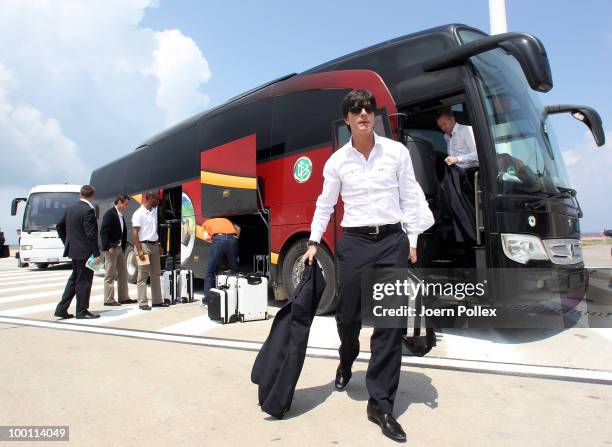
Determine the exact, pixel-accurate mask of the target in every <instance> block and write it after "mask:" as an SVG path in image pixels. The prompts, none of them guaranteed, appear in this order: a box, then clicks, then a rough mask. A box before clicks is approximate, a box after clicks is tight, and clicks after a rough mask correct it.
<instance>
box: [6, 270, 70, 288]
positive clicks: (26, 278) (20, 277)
mask: <svg viewBox="0 0 612 447" xmlns="http://www.w3.org/2000/svg"><path fill="white" fill-rule="evenodd" d="M71 273H72V270H70V271H65V272H54V273H51V272H49V273H44V272H41V273H38V274H36V275H35V274H32V273H30V274H19V275H10V276H9V275H7V276H2V277H0V285H2V284H4V281H19V280H21V281H24V282H26V281H29V280H30V279H34V278H36V279H54V278H68V277H69V276H70V275H71Z"/></svg>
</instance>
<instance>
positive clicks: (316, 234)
mask: <svg viewBox="0 0 612 447" xmlns="http://www.w3.org/2000/svg"><path fill="white" fill-rule="evenodd" d="M322 237H323V232H322V231H313V232H311V233H310V237H309V238H308V240H309V241H315V242H319V243H321V238H322Z"/></svg>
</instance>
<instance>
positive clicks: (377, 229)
mask: <svg viewBox="0 0 612 447" xmlns="http://www.w3.org/2000/svg"><path fill="white" fill-rule="evenodd" d="M401 229H402V224H401V223H399V222H398V223H394V224H387V225H375V226H373V227H345V228H343V230H344V231H346V232H348V233H354V234H367V235H369V236H378V235H379V234H386V233H390V232H392V231H394V230H401Z"/></svg>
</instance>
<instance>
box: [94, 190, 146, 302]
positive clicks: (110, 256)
mask: <svg viewBox="0 0 612 447" xmlns="http://www.w3.org/2000/svg"><path fill="white" fill-rule="evenodd" d="M129 206H130V197H129V196H127V195H125V194H121V195H118V196H117V197H116V198H115V205H114V206H113V207H112V208H110V209H109V210H108V211H107V212H106V213H104V217H103V218H102V225H101V227H100V241H101V242H102V251H103V252H104V305H105V306H120V305H121V304H132V303H136V302H137V301H136V300H132V299H130V297H129V296H128V280H127V276H128V273H127V264H126V263H125V256H124V252H125V248H126V247H127V225H126V223H125V218H124V217H123V213H125V212H126V211H127V209H128V207H129ZM115 280H116V281H117V288H118V289H119V290H118V292H119V294H118V295H119V297H118V298H119V300H118V301H115Z"/></svg>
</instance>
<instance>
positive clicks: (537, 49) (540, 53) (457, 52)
mask: <svg viewBox="0 0 612 447" xmlns="http://www.w3.org/2000/svg"><path fill="white" fill-rule="evenodd" d="M495 48H501V49H503V50H505V51H507V52H508V53H510V54H511V55H512V56H513V57H514V58H515V59H516V60H517V61H518V63H519V64H520V65H521V68H522V69H523V73H524V74H525V77H526V78H527V82H528V83H529V86H530V87H531V88H532V89H533V90H536V91H538V92H542V93H546V92H547V91H549V90H550V89H551V88H552V87H553V81H552V74H551V71H550V64H549V62H548V56H547V55H546V50H545V49H544V45H543V44H542V42H540V40H539V39H538V38H537V37H535V36H532V35H531V34H527V33H504V34H497V35H495V36H488V37H483V38H482V39H478V40H474V41H472V42H469V43H466V44H464V45H461V46H459V47H457V48H454V49H452V50H450V51H447V52H445V53H442V54H440V55H439V56H435V57H433V58H431V59H429V60H426V61H425V62H424V63H423V70H424V71H436V70H442V69H444V68H449V67H453V66H457V65H462V64H464V63H465V62H466V61H467V60H468V59H469V58H470V57H472V56H477V55H479V54H482V53H484V52H486V51H489V50H493V49H495Z"/></svg>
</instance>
